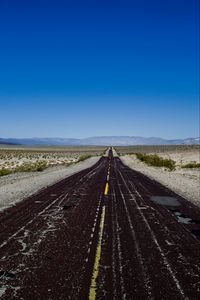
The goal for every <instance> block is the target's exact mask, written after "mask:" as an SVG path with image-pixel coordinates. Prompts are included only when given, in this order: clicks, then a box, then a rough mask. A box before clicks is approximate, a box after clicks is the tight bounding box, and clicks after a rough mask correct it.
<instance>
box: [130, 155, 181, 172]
mask: <svg viewBox="0 0 200 300" xmlns="http://www.w3.org/2000/svg"><path fill="white" fill-rule="evenodd" d="M136 157H137V159H139V160H140V161H142V162H144V163H146V164H147V165H149V166H156V167H165V168H168V169H169V170H170V171H173V170H175V168H176V162H175V161H174V160H172V159H164V158H162V157H160V156H158V155H157V154H150V155H148V154H145V153H136Z"/></svg>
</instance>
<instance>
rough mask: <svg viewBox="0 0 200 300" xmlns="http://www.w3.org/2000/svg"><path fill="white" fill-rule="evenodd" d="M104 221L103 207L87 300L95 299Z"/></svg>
mask: <svg viewBox="0 0 200 300" xmlns="http://www.w3.org/2000/svg"><path fill="white" fill-rule="evenodd" d="M104 221H105V206H103V208H102V213H101V221H100V230H99V240H98V245H97V250H96V256H95V262H94V268H93V273H92V280H91V285H90V291H89V300H95V299H96V289H97V277H98V274H99V265H100V259H101V248H102V237H103V229H104Z"/></svg>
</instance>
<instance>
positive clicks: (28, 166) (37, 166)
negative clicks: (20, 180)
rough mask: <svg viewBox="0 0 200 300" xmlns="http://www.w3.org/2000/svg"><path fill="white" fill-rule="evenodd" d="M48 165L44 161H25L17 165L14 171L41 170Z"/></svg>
mask: <svg viewBox="0 0 200 300" xmlns="http://www.w3.org/2000/svg"><path fill="white" fill-rule="evenodd" d="M47 167H48V164H47V163H46V162H36V163H25V164H23V165H21V166H18V167H17V168H16V169H15V172H41V171H43V170H44V169H46V168H47Z"/></svg>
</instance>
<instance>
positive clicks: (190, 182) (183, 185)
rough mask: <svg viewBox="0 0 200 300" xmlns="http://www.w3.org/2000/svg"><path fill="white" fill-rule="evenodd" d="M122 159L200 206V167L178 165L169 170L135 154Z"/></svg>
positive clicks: (129, 165) (126, 163)
mask: <svg viewBox="0 0 200 300" xmlns="http://www.w3.org/2000/svg"><path fill="white" fill-rule="evenodd" d="M171 158H172V157H171ZM173 158H174V157H173ZM120 159H121V160H122V162H123V163H124V164H125V165H127V166H128V167H130V168H132V169H134V170H136V171H139V172H141V173H143V174H145V175H146V176H148V177H150V178H151V179H154V180H156V181H158V182H160V183H161V184H163V185H165V186H167V187H168V188H169V189H171V190H173V191H174V192H176V193H177V194H179V195H181V196H183V197H185V198H186V199H187V200H189V201H191V202H193V203H194V204H196V205H198V206H200V170H199V169H194V170H193V169H183V168H181V167H178V168H177V169H176V170H175V171H168V170H166V169H165V168H160V167H152V166H147V165H146V164H144V163H142V162H140V161H139V160H138V159H137V158H136V156H135V155H125V156H121V157H120Z"/></svg>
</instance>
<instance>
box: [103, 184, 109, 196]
mask: <svg viewBox="0 0 200 300" xmlns="http://www.w3.org/2000/svg"><path fill="white" fill-rule="evenodd" d="M108 189H109V185H108V182H106V186H105V191H104V195H108Z"/></svg>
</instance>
